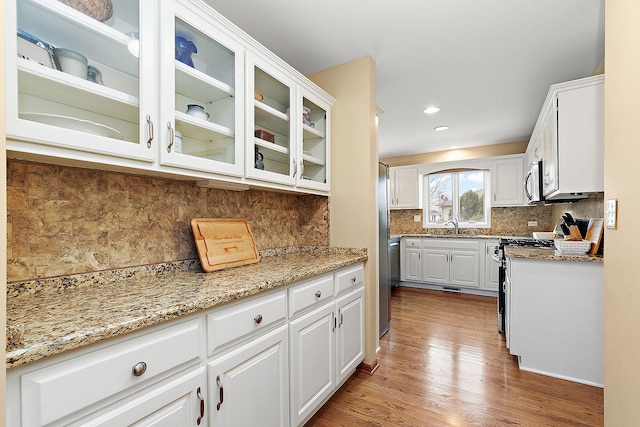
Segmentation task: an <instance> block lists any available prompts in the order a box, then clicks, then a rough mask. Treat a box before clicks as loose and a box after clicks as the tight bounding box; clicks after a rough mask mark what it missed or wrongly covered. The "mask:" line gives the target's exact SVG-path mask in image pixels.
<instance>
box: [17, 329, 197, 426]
mask: <svg viewBox="0 0 640 427" xmlns="http://www.w3.org/2000/svg"><path fill="white" fill-rule="evenodd" d="M145 332H146V331H145ZM203 342H204V326H203V321H202V319H201V318H195V319H192V320H189V321H186V322H181V323H178V324H177V325H176V324H173V325H172V326H168V327H164V326H163V327H159V328H155V330H154V331H152V332H150V333H144V334H136V335H135V336H134V338H127V339H120V340H117V342H116V343H113V344H111V343H109V345H106V346H101V347H100V348H98V349H95V350H80V351H78V352H77V353H76V354H71V355H61V356H59V357H55V358H53V359H52V360H49V359H44V360H43V361H41V362H38V363H34V364H30V365H26V366H24V367H21V368H18V369H15V370H11V371H9V373H8V384H9V387H10V388H11V390H14V391H15V393H9V396H8V399H7V402H8V405H7V406H8V417H7V422H8V424H9V425H15V426H18V425H19V426H24V427H27V426H42V425H51V426H58V425H69V424H71V425H83V424H85V423H86V424H87V425H105V423H107V424H108V422H107V421H108V420H111V419H114V420H115V419H132V420H133V419H135V420H137V419H142V418H144V417H146V416H150V417H156V418H158V419H163V418H165V417H169V415H167V405H169V406H176V407H179V408H181V409H179V410H178V412H179V413H180V414H181V415H179V416H180V417H184V416H186V415H189V416H193V417H191V422H190V425H196V420H197V418H198V417H199V416H201V415H200V413H199V412H198V413H197V414H196V408H199V403H198V402H199V398H198V396H197V394H198V388H200V394H201V395H203V396H204V395H206V379H205V377H204V372H203V371H202V370H197V369H196V370H193V371H191V372H190V373H188V374H186V375H185V376H182V375H183V374H181V376H180V378H175V376H174V374H176V373H179V372H181V371H184V370H185V369H186V368H189V367H193V366H197V364H198V363H199V362H201V361H202V360H203V358H202V354H203V352H202V351H203V346H204V344H203ZM123 399H124V400H123ZM130 401H136V402H139V403H140V407H131V406H130V405H128V404H127V403H126V402H130ZM196 401H197V402H196ZM151 414H154V415H151ZM120 417H124V418H120ZM168 419H171V418H168ZM89 420H91V421H89ZM105 420H106V421H105Z"/></svg>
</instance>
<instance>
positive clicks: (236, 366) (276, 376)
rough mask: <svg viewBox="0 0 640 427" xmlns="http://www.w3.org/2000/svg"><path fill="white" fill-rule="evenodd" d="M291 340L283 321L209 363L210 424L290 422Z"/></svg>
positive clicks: (277, 424) (274, 425) (273, 426)
mask: <svg viewBox="0 0 640 427" xmlns="http://www.w3.org/2000/svg"><path fill="white" fill-rule="evenodd" d="M287 340H288V331H287V325H282V326H280V327H278V328H277V329H275V330H273V331H271V332H267V333H265V334H262V335H260V336H259V337H258V338H257V339H253V340H251V341H249V342H248V343H247V344H246V345H244V346H242V347H240V348H238V349H235V350H232V351H230V352H227V353H224V354H223V355H221V356H219V357H216V358H214V359H213V360H212V361H211V362H210V363H209V367H208V370H209V390H210V394H209V401H208V411H209V425H211V426H216V427H217V426H220V427H224V426H229V427H234V426H258V425H259V426H271V427H280V426H286V425H287V424H288V423H289V374H288V346H287ZM175 425H180V424H175Z"/></svg>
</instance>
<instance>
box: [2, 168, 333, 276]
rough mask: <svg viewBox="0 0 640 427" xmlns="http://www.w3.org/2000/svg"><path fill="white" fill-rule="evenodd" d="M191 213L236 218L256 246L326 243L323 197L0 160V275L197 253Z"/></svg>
mask: <svg viewBox="0 0 640 427" xmlns="http://www.w3.org/2000/svg"><path fill="white" fill-rule="evenodd" d="M195 217H200V218H244V219H246V220H247V221H248V222H249V225H250V226H251V231H252V233H253V235H254V238H255V240H256V246H257V247H258V249H259V250H264V249H274V248H282V247H291V246H301V245H310V246H328V245H329V201H328V198H327V197H323V196H313V195H296V194H285V193H276V192H268V191H258V190H249V191H242V192H236V191H225V190H217V189H209V188H199V187H196V186H195V185H194V183H193V182H191V181H178V180H168V179H161V178H152V177H146V176H137V175H127V174H119V173H113V172H104V171H98V170H93V169H81V168H72V167H64V166H51V165H42V164H36V163H29V162H21V161H15V160H9V161H8V164H7V281H8V282H13V281H21V280H29V279H35V278H44V277H54V276H62V275H69V274H75V273H87V272H93V271H99V270H110V269H114V268H121V267H131V266H136V265H147V264H156V263H162V262H169V261H178V260H185V259H193V258H197V257H198V255H197V252H196V248H195V245H194V242H193V234H192V232H191V227H190V225H189V221H190V220H191V218H195Z"/></svg>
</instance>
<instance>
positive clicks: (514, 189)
mask: <svg viewBox="0 0 640 427" xmlns="http://www.w3.org/2000/svg"><path fill="white" fill-rule="evenodd" d="M523 163H524V161H523V157H522V156H519V157H512V158H508V159H499V160H494V161H493V162H492V168H491V189H492V191H493V197H492V202H491V206H519V205H522V204H523V202H524V197H523V196H524V187H523V182H522V179H523V176H524V174H523Z"/></svg>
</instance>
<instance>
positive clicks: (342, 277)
mask: <svg viewBox="0 0 640 427" xmlns="http://www.w3.org/2000/svg"><path fill="white" fill-rule="evenodd" d="M362 285H364V267H362V265H357V266H355V267H352V268H349V269H346V270H342V271H339V272H337V273H336V295H337V294H339V293H341V292H343V291H345V290H347V289H349V288H351V287H353V286H362Z"/></svg>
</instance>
